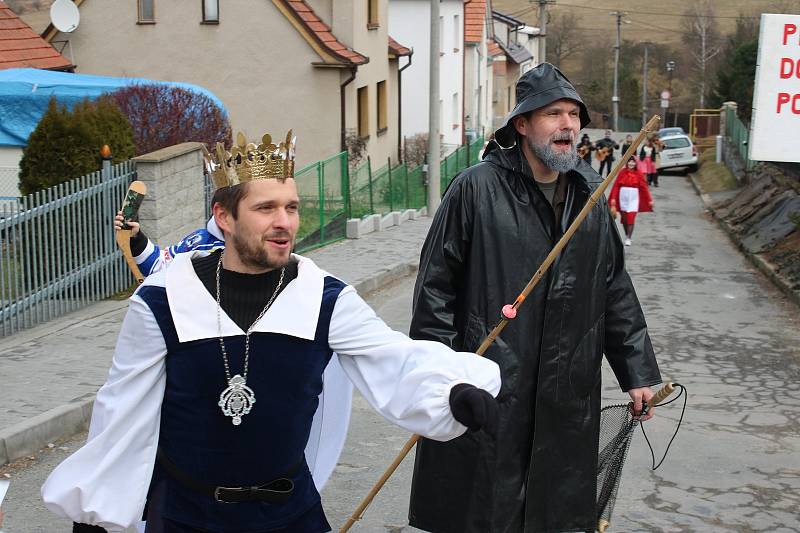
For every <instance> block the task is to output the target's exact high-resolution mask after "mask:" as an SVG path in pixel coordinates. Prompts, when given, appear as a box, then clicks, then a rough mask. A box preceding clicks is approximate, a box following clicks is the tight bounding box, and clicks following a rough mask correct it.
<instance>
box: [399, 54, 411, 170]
mask: <svg viewBox="0 0 800 533" xmlns="http://www.w3.org/2000/svg"><path fill="white" fill-rule="evenodd" d="M413 57H414V49H413V48H412V49H411V54H409V56H408V63H406V64H405V66H403V68H401V69H398V70H397V160H398V161H405V157H402V156H401V155H400V154H402V153H403V71H404V70H405V69H407V68H408V67H410V66H411V59H412V58H413ZM397 63H398V64H399V63H400V58H399V57H398V58H397Z"/></svg>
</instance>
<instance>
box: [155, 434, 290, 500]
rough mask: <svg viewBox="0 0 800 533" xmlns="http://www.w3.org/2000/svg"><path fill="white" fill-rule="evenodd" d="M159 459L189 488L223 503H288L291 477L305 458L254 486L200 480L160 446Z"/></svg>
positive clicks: (169, 472)
mask: <svg viewBox="0 0 800 533" xmlns="http://www.w3.org/2000/svg"><path fill="white" fill-rule="evenodd" d="M157 457H158V461H159V462H160V463H161V466H163V467H164V470H166V471H167V473H168V474H169V475H170V476H172V477H173V478H175V479H176V480H177V481H179V482H180V483H181V484H182V485H183V486H184V487H186V488H187V489H191V490H193V491H194V492H197V493H199V494H203V495H205V496H210V497H211V498H214V499H215V500H216V501H218V502H221V503H245V502H269V503H275V504H282V503H286V502H287V501H288V500H289V498H290V497H291V495H292V492H294V482H293V481H292V480H291V479H289V478H291V476H293V475H294V474H296V473H297V472H298V471H299V470H300V467H301V466H302V465H303V459H302V458H301V459H300V461H298V462H297V464H296V465H294V466H293V467H292V468H291V469H290V470H289V471H288V472H286V473H285V474H284V475H283V477H280V478H278V479H274V480H272V481H270V482H268V483H265V484H263V485H257V486H254V487H218V486H216V485H211V484H209V483H204V482H202V481H198V480H196V479H194V478H193V477H191V476H189V475H187V474H186V473H184V472H183V471H182V470H181V469H180V468H178V467H177V466H176V465H175V463H173V462H172V461H170V460H169V459H168V458H167V456H166V454H164V450H162V449H161V447H160V446H159V448H158V456H157Z"/></svg>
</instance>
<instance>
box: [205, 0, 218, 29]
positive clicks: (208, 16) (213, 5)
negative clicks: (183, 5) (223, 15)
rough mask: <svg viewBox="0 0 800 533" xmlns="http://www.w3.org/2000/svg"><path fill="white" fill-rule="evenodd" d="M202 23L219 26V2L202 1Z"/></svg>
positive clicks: (214, 0) (211, 0) (213, 0)
mask: <svg viewBox="0 0 800 533" xmlns="http://www.w3.org/2000/svg"><path fill="white" fill-rule="evenodd" d="M203 23H204V24H219V0H203Z"/></svg>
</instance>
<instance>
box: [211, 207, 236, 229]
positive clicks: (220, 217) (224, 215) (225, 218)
mask: <svg viewBox="0 0 800 533" xmlns="http://www.w3.org/2000/svg"><path fill="white" fill-rule="evenodd" d="M211 213H212V214H213V215H214V221H215V222H216V223H217V226H218V227H219V229H220V230H221V231H222V233H223V235H225V236H227V235H229V234H230V233H231V223H232V221H233V216H231V214H230V213H229V212H228V210H227V209H225V208H224V207H222V204H220V203H219V202H217V203H215V204H214V205H213V206H212V208H211Z"/></svg>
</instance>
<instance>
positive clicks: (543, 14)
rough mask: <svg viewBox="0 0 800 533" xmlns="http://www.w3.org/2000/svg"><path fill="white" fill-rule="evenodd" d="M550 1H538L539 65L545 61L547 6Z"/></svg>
mask: <svg viewBox="0 0 800 533" xmlns="http://www.w3.org/2000/svg"><path fill="white" fill-rule="evenodd" d="M548 3H550V0H539V26H540V28H539V63H544V62H545V61H547V4H548Z"/></svg>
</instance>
